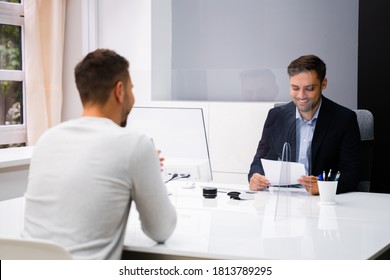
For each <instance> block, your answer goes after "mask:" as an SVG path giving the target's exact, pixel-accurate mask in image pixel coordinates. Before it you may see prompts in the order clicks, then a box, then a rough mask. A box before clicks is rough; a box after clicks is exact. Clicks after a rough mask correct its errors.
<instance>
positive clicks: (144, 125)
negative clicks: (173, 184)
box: [127, 106, 212, 181]
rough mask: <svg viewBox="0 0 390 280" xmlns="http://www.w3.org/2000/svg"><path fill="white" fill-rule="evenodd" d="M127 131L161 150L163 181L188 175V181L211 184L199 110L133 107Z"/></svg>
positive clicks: (201, 117)
mask: <svg viewBox="0 0 390 280" xmlns="http://www.w3.org/2000/svg"><path fill="white" fill-rule="evenodd" d="M127 128H128V129H134V130H137V131H140V132H142V133H144V134H146V135H147V136H149V137H150V138H152V139H153V142H154V144H155V147H156V149H158V150H161V156H162V157H164V158H165V161H164V167H163V176H164V177H165V178H169V177H172V176H173V174H178V176H184V175H186V174H189V175H190V177H189V180H193V181H211V180H212V171H211V163H210V156H209V149H208V144H207V135H206V129H205V122H204V116H203V110H202V108H171V107H138V106H134V107H133V109H132V110H131V113H130V114H129V117H128V120H127Z"/></svg>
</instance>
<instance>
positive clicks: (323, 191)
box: [318, 181, 338, 205]
mask: <svg viewBox="0 0 390 280" xmlns="http://www.w3.org/2000/svg"><path fill="white" fill-rule="evenodd" d="M337 183H338V181H318V190H319V192H320V204H322V205H334V204H336V190H337Z"/></svg>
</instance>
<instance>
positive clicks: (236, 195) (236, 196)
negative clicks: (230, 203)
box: [227, 192, 241, 200]
mask: <svg viewBox="0 0 390 280" xmlns="http://www.w3.org/2000/svg"><path fill="white" fill-rule="evenodd" d="M240 194H241V193H240V192H228V193H227V195H228V196H230V199H237V200H240V199H241V198H240Z"/></svg>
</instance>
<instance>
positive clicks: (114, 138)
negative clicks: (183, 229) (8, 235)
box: [22, 49, 177, 259]
mask: <svg viewBox="0 0 390 280" xmlns="http://www.w3.org/2000/svg"><path fill="white" fill-rule="evenodd" d="M128 68H129V63H128V61H127V60H126V59H125V58H124V57H122V56H120V55H118V54H117V53H115V52H113V51H111V50H107V49H97V50H95V51H93V52H91V53H89V54H88V55H87V56H86V57H85V58H84V59H83V60H82V61H81V62H80V63H78V65H77V66H76V68H75V79H76V85H77V89H78V91H79V94H80V98H81V101H82V104H83V115H82V117H80V118H77V119H74V120H69V121H66V122H63V123H61V124H59V125H57V126H55V127H53V128H51V129H49V130H48V131H46V132H45V133H44V134H43V135H42V136H41V137H40V139H39V140H38V142H37V144H36V146H35V148H34V152H33V156H32V159H31V164H30V171H29V182H28V187H27V191H26V193H25V198H26V204H25V225H24V226H25V227H24V231H23V233H22V234H23V236H25V237H30V238H41V239H46V240H51V241H54V242H56V243H58V244H59V245H61V246H63V247H65V248H66V249H67V250H68V251H69V252H70V253H71V254H72V256H73V257H74V258H75V259H120V258H121V255H122V249H123V241H124V236H125V231H126V224H127V220H128V215H129V210H130V206H131V203H132V201H134V203H135V205H136V207H137V210H138V212H139V218H140V221H141V225H142V229H143V231H144V232H145V234H146V235H148V236H149V237H150V238H151V239H153V240H154V241H156V242H158V243H162V242H165V241H166V240H167V239H168V238H169V237H170V236H171V234H172V232H173V230H174V229H175V226H176V219H177V217H176V211H175V209H174V207H173V205H172V204H171V202H170V200H169V197H168V194H167V190H166V187H165V185H164V183H163V181H162V178H161V174H160V172H161V170H160V168H161V166H160V159H159V156H158V154H157V152H156V150H155V148H154V145H153V142H152V141H151V139H149V138H148V137H146V136H145V135H141V134H139V133H136V132H133V131H131V130H129V129H125V128H123V127H124V126H126V120H127V116H128V114H129V113H130V111H131V108H132V107H133V105H134V95H133V92H132V88H133V84H132V81H131V78H130V74H129V70H128Z"/></svg>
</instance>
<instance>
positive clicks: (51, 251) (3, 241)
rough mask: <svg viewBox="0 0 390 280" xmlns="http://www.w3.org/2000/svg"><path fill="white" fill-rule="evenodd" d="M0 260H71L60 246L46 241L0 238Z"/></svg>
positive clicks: (68, 254)
mask: <svg viewBox="0 0 390 280" xmlns="http://www.w3.org/2000/svg"><path fill="white" fill-rule="evenodd" d="M0 259H1V260H71V259H72V256H71V255H70V253H69V252H68V251H66V250H65V249H64V248H62V247H61V246H59V245H57V244H55V243H53V242H50V241H46V240H40V239H25V238H14V237H12V238H10V237H0Z"/></svg>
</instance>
